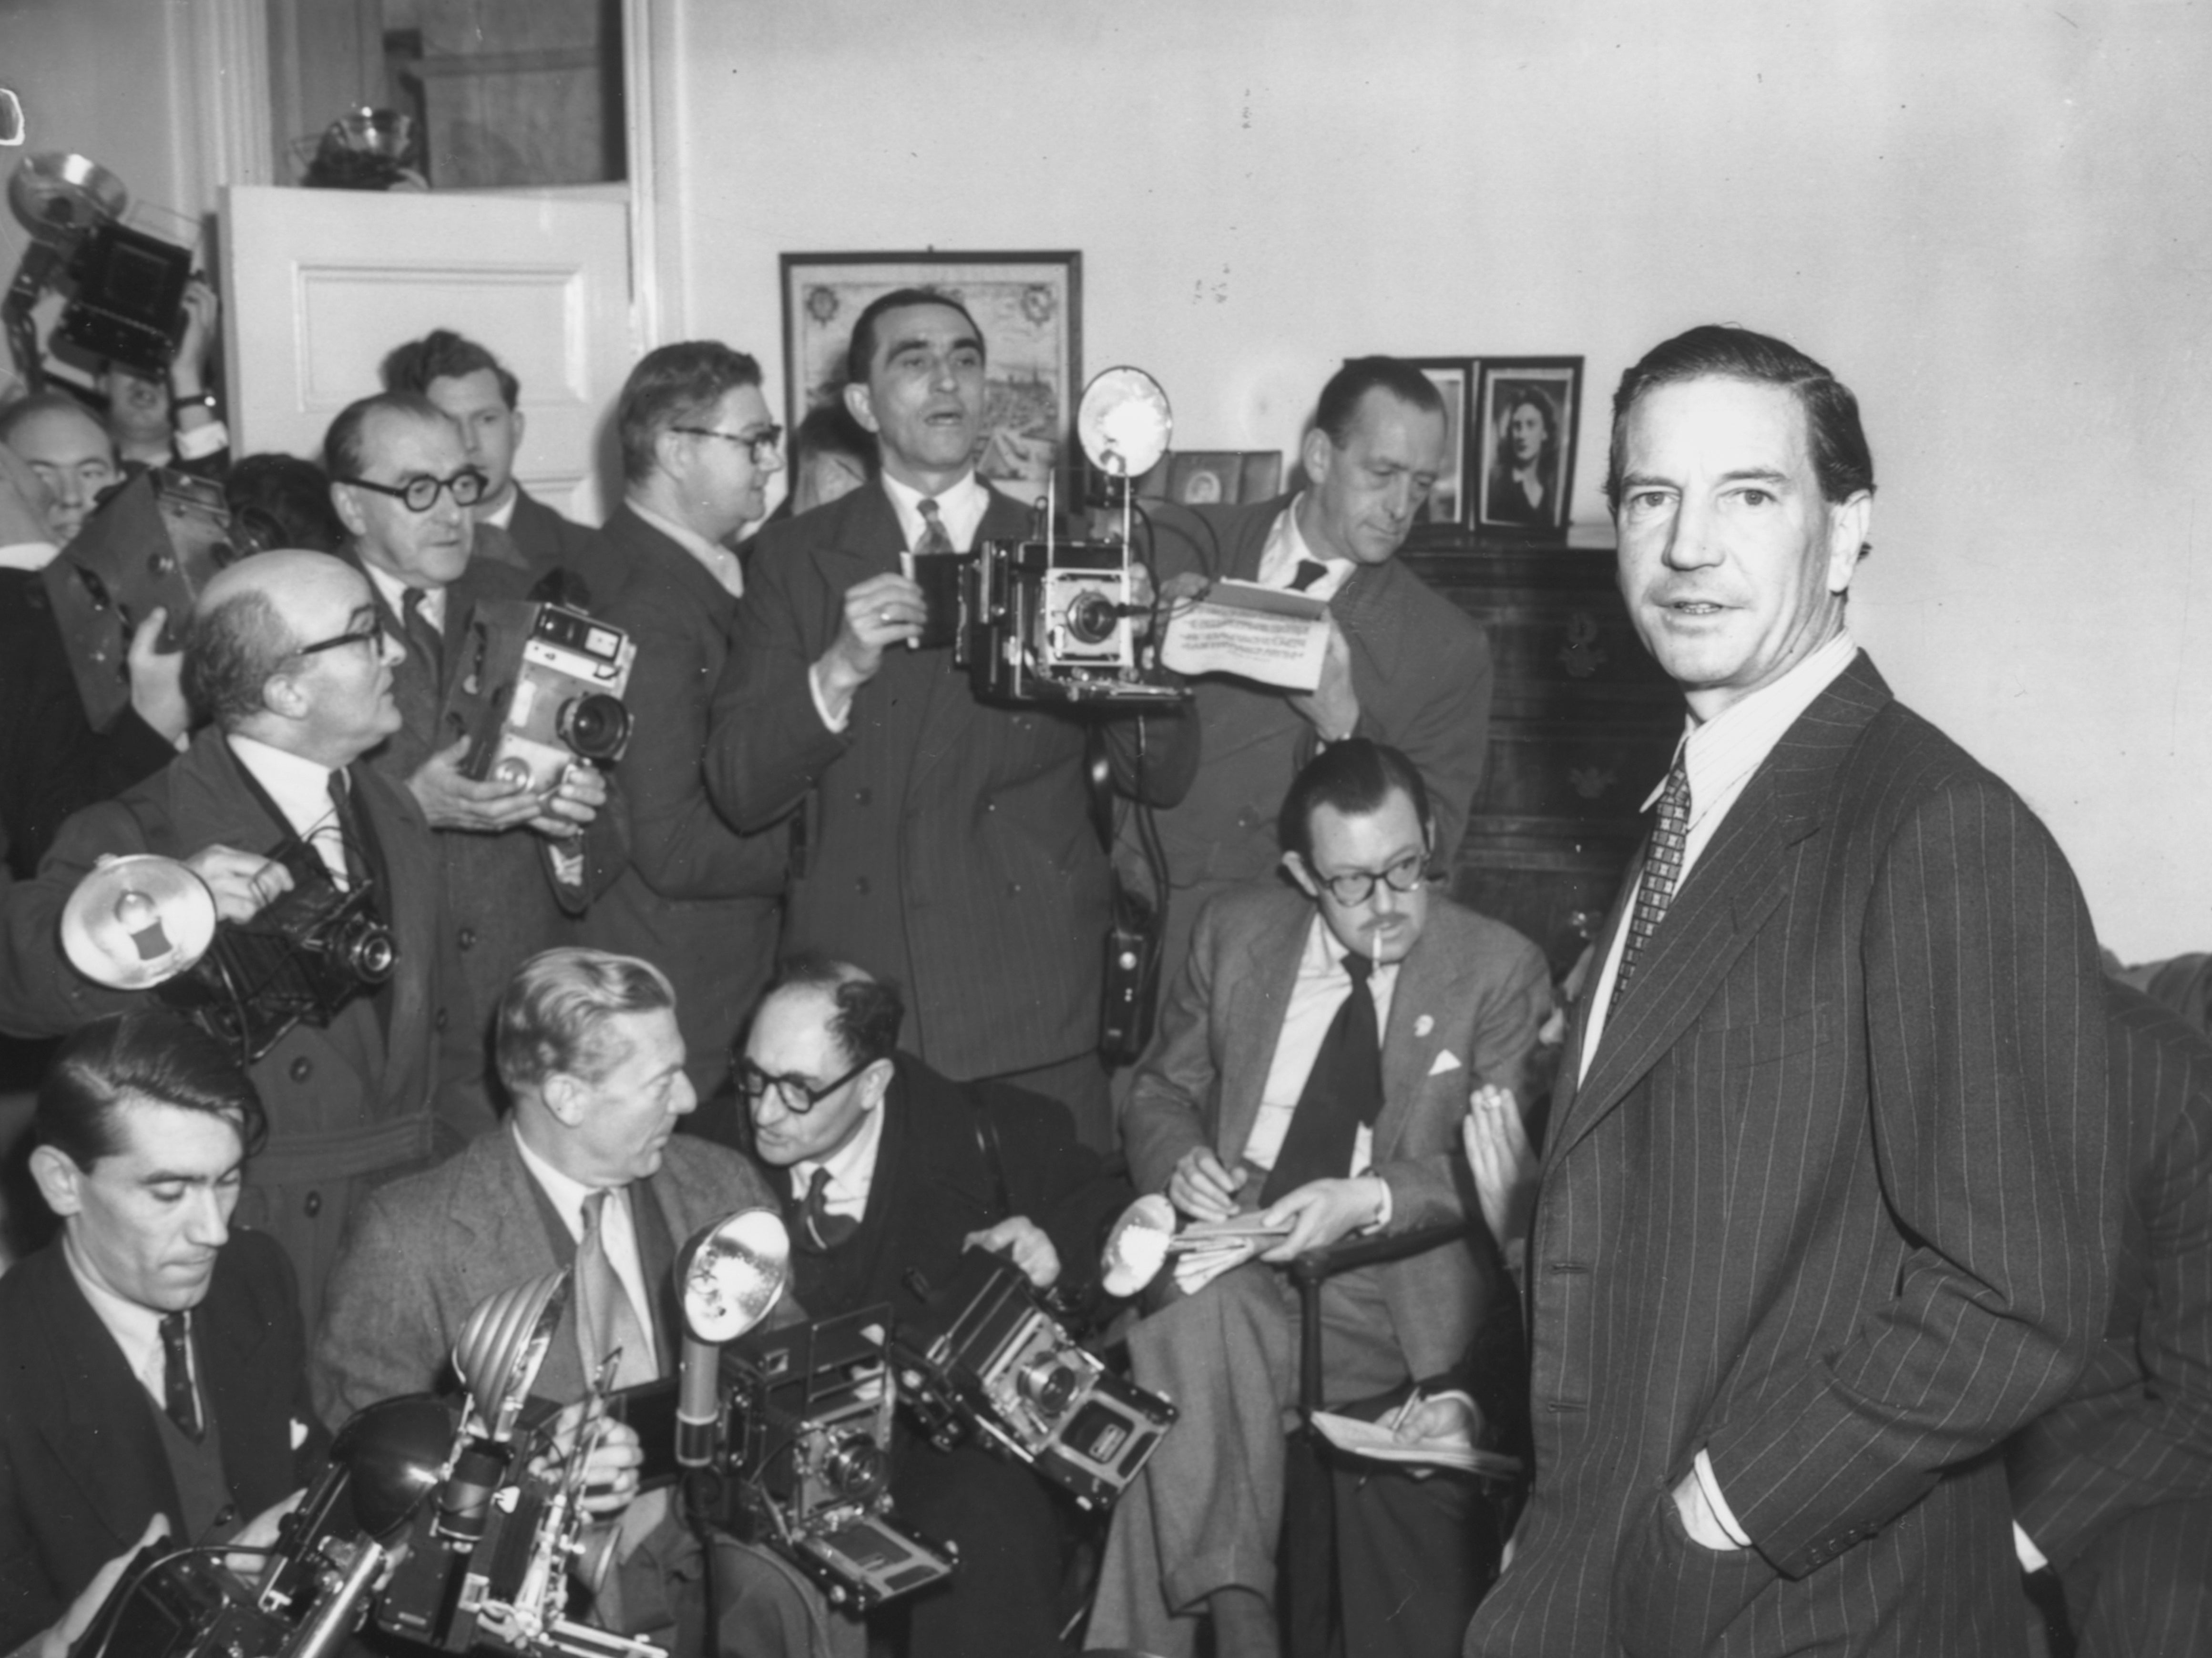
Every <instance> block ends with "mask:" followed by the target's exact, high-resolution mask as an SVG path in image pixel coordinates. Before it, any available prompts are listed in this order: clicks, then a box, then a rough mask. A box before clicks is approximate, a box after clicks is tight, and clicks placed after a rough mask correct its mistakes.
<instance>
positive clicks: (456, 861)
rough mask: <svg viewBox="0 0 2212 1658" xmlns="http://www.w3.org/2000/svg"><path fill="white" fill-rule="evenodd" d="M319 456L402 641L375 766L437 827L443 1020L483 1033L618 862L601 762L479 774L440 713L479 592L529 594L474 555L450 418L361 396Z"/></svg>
mask: <svg viewBox="0 0 2212 1658" xmlns="http://www.w3.org/2000/svg"><path fill="white" fill-rule="evenodd" d="M323 464H324V470H325V471H327V472H328V473H329V474H330V477H331V505H332V506H334V507H336V508H337V513H338V517H339V518H340V519H343V521H344V524H345V526H346V529H347V531H348V532H349V534H350V535H351V537H352V540H351V541H350V542H349V543H348V544H347V546H346V549H345V550H344V551H343V553H342V554H341V555H340V556H341V557H343V558H344V559H345V560H346V561H347V562H349V563H350V564H352V565H353V566H354V567H355V568H357V569H359V570H360V571H361V572H362V574H363V575H365V576H367V577H368V582H369V586H370V590H371V592H372V595H373V597H374V605H375V611H376V620H377V623H378V625H379V626H380V628H381V629H383V631H384V633H385V634H386V636H388V637H389V638H391V639H393V640H395V641H399V644H400V646H401V648H402V651H403V653H404V654H403V655H402V656H401V657H400V658H399V659H398V662H397V664H396V665H394V667H393V670H392V696H393V699H394V701H395V702H396V703H397V705H398V710H399V726H398V730H396V731H395V732H392V737H391V740H390V741H388V742H387V743H386V744H385V745H384V747H383V748H382V749H381V750H379V751H378V753H377V754H376V756H375V758H374V762H372V763H373V764H374V766H375V768H376V769H377V770H378V771H380V772H381V773H382V774H384V775H385V776H386V777H388V778H390V779H391V780H392V781H393V782H395V783H401V784H404V786H406V788H407V789H408V791H409V792H410V793H411V794H412V795H413V796H414V797H415V800H416V804H417V805H420V806H421V807H422V814H423V816H424V817H428V819H429V821H430V827H431V828H432V829H435V831H437V841H436V844H437V848H438V854H439V859H440V862H441V865H443V867H444V870H445V875H446V901H447V908H446V910H445V912H444V922H445V925H446V926H447V930H448V936H449V938H451V941H452V944H453V948H454V950H455V951H456V952H457V955H456V957H455V959H456V960H457V962H458V963H459V979H458V981H456V983H455V984H454V987H453V1017H454V1019H455V1021H456V1022H457V1023H459V1027H460V1029H461V1030H462V1031H463V1032H464V1033H465V1035H467V1036H468V1038H469V1039H470V1040H471V1042H476V1043H477V1044H479V1045H481V1044H482V1043H483V1040H484V1033H485V1029H486V1027H487V1025H488V1024H489V1020H490V1017H491V1010H492V1005H493V1004H494V1003H495V1002H496V1001H497V1000H498V999H499V996H500V993H501V991H502V990H503V989H505V988H506V986H507V980H508V979H509V978H510V977H511V976H513V972H514V969H516V968H517V967H519V966H520V964H521V963H522V962H523V961H524V960H525V959H526V958H527V957H530V956H532V955H533V954H535V953H536V952H537V951H538V950H544V949H547V948H550V946H552V945H554V944H560V943H562V942H563V941H564V940H566V939H568V938H569V937H570V936H572V935H571V932H570V925H571V921H572V920H573V918H574V917H577V916H580V915H581V914H583V913H584V912H585V911H586V909H587V908H589V907H590V905H591V903H592V900H593V898H595V897H596V896H598V895H599V893H601V892H602V891H604V890H605V889H606V887H607V885H608V884H609V883H610V882H611V881H612V880H613V879H614V878H615V877H616V875H617V874H618V873H619V872H620V871H621V869H622V867H623V863H624V861H625V860H626V857H627V853H626V850H625V847H624V844H623V841H624V836H623V822H622V814H621V813H619V812H610V811H606V810H605V807H606V804H607V795H608V788H609V784H608V781H607V778H606V775H605V773H603V772H601V771H599V769H598V768H595V767H593V766H591V765H588V764H586V763H584V762H580V761H579V762H575V763H574V764H572V765H570V766H569V767H568V768H567V770H566V771H565V772H564V773H563V774H562V777H561V780H560V781H559V783H558V785H557V786H556V787H554V788H553V789H552V790H551V791H550V793H541V792H539V791H538V790H535V789H532V788H531V787H529V786H525V785H521V784H516V783H508V782H503V781H501V780H497V779H491V778H488V779H486V780H483V781H481V782H479V781H477V780H473V779H471V778H470V777H468V776H466V775H465V774H463V772H462V770H461V761H462V757H463V756H464V755H465V753H466V752H467V750H468V746H469V744H470V741H471V736H470V734H469V733H466V732H463V733H460V734H459V735H458V736H457V735H456V734H455V733H454V732H452V731H451V730H449V729H446V728H443V727H441V724H440V711H441V709H442V708H443V707H444V706H445V701H446V697H447V692H448V690H449V689H451V687H452V686H453V684H454V683H456V682H457V681H459V680H461V679H463V678H465V677H467V675H468V674H469V673H470V672H471V670H472V668H473V666H474V665H473V664H472V663H471V661H469V660H468V659H467V658H468V656H469V652H468V650H467V648H466V645H467V641H468V639H469V629H470V620H471V616H472V614H473V612H474V610H475V609H476V607H477V604H480V603H482V602H483V601H484V600H487V599H519V598H524V597H526V596H527V595H528V594H529V593H530V592H531V591H532V589H531V582H530V578H529V577H528V576H526V575H525V574H523V573H522V572H521V571H520V570H517V569H515V568H513V567H511V566H508V565H505V564H500V563H495V562H491V561H489V560H487V559H484V558H482V557H479V556H477V525H476V520H475V519H474V517H473V516H472V515H471V511H470V508H471V507H472V506H473V505H474V504H475V502H476V501H477V499H478V496H479V495H480V494H481V493H482V492H483V490H484V489H486V488H488V487H489V486H488V482H487V480H486V478H485V476H484V474H483V473H482V472H481V471H477V469H476V468H475V467H474V466H473V465H471V464H470V461H469V458H468V452H467V450H466V448H465V446H464V444H463V442H462V439H461V432H460V428H459V426H457V425H456V424H455V423H454V422H453V418H452V417H451V416H448V415H447V414H446V413H445V412H444V411H443V410H441V409H439V408H438V407H437V406H436V405H435V404H433V403H431V402H429V401H428V399H427V398H422V397H421V396H418V395H416V394H415V393H413V392H384V393H382V394H380V395H379V396H376V397H373V398H362V399H361V400H360V401H359V402H357V403H355V404H350V405H349V406H348V407H347V408H345V409H344V410H341V411H340V413H339V415H338V416H337V419H336V420H334V421H332V422H331V429H330V432H329V434H328V435H327V436H326V437H325V440H324V463H323ZM418 503H419V504H418ZM521 830H527V831H529V833H527V834H523V833H518V832H517V831H521Z"/></svg>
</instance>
